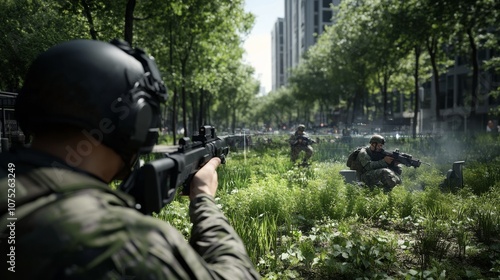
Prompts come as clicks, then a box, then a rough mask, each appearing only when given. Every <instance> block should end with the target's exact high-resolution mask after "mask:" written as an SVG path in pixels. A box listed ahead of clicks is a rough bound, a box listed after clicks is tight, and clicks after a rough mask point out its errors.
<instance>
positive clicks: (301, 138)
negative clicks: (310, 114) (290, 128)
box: [291, 135, 316, 146]
mask: <svg viewBox="0 0 500 280" xmlns="http://www.w3.org/2000/svg"><path fill="white" fill-rule="evenodd" d="M294 137H295V139H294V140H293V141H292V142H291V145H292V146H297V145H306V146H307V145H311V144H315V143H316V141H314V140H312V139H311V138H309V137H308V136H306V135H297V136H294Z"/></svg>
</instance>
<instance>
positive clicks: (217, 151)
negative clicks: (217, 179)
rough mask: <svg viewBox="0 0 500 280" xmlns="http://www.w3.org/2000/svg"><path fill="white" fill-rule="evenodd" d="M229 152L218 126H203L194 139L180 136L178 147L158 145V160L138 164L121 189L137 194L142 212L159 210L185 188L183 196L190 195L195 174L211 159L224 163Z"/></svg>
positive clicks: (156, 156)
mask: <svg viewBox="0 0 500 280" xmlns="http://www.w3.org/2000/svg"><path fill="white" fill-rule="evenodd" d="M228 153H229V146H228V144H227V141H226V139H225V138H220V137H217V136H216V135H215V128H214V127H212V126H202V127H200V129H199V132H198V134H197V135H193V136H192V138H191V139H189V137H184V138H182V139H180V140H179V146H177V147H175V146H163V147H157V146H155V148H154V149H153V154H152V155H153V157H155V159H153V160H152V161H150V162H147V163H145V164H144V165H143V166H141V167H138V168H137V170H136V171H135V172H134V173H133V174H132V175H131V176H130V177H131V178H129V179H128V180H127V181H126V182H124V183H123V184H122V185H120V187H119V188H120V190H122V191H124V192H126V193H129V194H130V195H132V196H134V198H135V199H136V208H137V209H138V210H139V211H141V212H142V213H144V214H151V213H152V212H159V211H160V210H161V209H162V208H163V207H164V206H165V205H167V204H168V203H170V202H171V201H172V200H173V199H174V197H175V194H176V193H177V190H178V189H180V188H181V187H182V195H189V185H190V184H191V179H192V177H193V175H194V174H195V173H196V172H197V171H198V170H199V169H200V168H201V167H202V166H203V165H205V164H206V163H207V162H208V161H209V160H210V159H212V158H213V157H219V158H220V159H221V161H222V163H223V164H224V163H225V162H226V156H227V154H228Z"/></svg>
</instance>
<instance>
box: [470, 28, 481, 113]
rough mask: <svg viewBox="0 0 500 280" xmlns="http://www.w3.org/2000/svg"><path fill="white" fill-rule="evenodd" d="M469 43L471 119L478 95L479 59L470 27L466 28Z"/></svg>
mask: <svg viewBox="0 0 500 280" xmlns="http://www.w3.org/2000/svg"><path fill="white" fill-rule="evenodd" d="M467 36H468V37H469V45H470V49H471V53H470V58H471V66H472V92H471V101H470V116H471V118H472V119H474V117H475V116H476V101H477V98H478V96H479V61H478V59H477V45H476V41H475V40H474V36H473V34H472V28H468V29H467Z"/></svg>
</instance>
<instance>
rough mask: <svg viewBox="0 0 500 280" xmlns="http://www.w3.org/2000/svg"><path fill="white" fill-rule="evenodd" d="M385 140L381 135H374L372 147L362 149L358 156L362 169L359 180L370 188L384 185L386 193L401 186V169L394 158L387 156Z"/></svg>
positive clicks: (359, 171) (371, 141) (371, 140)
mask: <svg viewBox="0 0 500 280" xmlns="http://www.w3.org/2000/svg"><path fill="white" fill-rule="evenodd" d="M384 145H385V139H384V137H382V136H381V135H373V136H372V137H371V139H370V145H369V146H367V147H364V148H362V149H361V150H360V151H359V154H358V156H357V161H358V163H359V166H360V169H359V170H358V175H359V178H360V179H361V181H362V182H364V183H365V184H367V185H368V186H375V185H379V184H382V185H383V187H384V191H391V190H392V189H393V188H394V187H395V186H396V185H398V184H401V177H400V176H401V173H402V170H401V167H400V166H399V163H398V162H397V161H395V160H394V158H392V157H390V156H387V155H385V154H384V153H383V152H384V149H383V147H384Z"/></svg>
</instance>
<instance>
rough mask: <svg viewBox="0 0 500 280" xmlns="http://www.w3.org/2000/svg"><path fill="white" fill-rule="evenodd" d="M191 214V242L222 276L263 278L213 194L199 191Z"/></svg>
mask: <svg viewBox="0 0 500 280" xmlns="http://www.w3.org/2000/svg"><path fill="white" fill-rule="evenodd" d="M190 216H191V221H192V223H193V228H192V232H191V239H190V244H191V246H192V247H193V248H194V250H195V251H196V252H198V253H199V254H200V256H201V257H202V258H203V259H204V260H205V261H206V262H207V265H208V266H209V267H210V269H212V270H213V273H214V274H216V275H217V276H218V278H219V279H260V276H259V274H258V273H257V272H256V271H255V269H254V267H253V264H252V262H251V261H250V258H249V257H248V254H247V252H246V249H245V246H244V244H243V242H242V240H241V238H240V237H239V236H238V234H237V233H236V232H235V230H234V229H233V227H232V226H231V225H229V222H228V220H227V218H226V217H225V216H224V215H223V214H222V212H221V210H220V209H219V208H218V207H217V205H216V204H215V202H214V200H213V199H212V198H211V197H209V196H207V195H198V196H197V197H196V199H194V200H193V201H192V202H191V205H190Z"/></svg>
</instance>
